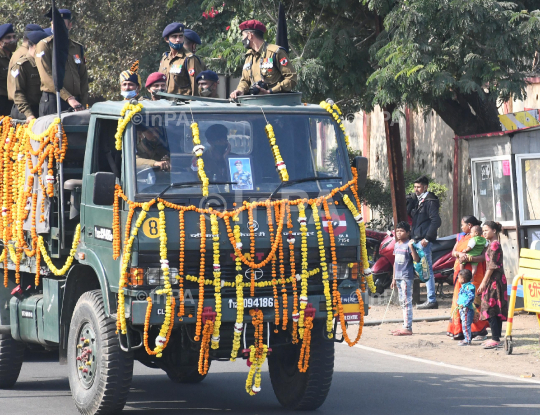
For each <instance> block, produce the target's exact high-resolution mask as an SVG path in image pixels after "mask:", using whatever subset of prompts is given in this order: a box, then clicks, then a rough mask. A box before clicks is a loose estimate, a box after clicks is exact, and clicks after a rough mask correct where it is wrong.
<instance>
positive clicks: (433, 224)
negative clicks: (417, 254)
mask: <svg viewBox="0 0 540 415" xmlns="http://www.w3.org/2000/svg"><path fill="white" fill-rule="evenodd" d="M428 187H429V179H428V178H427V177H426V176H420V177H419V178H418V179H416V180H415V181H414V194H411V195H409V196H408V197H407V213H408V214H409V216H411V217H412V230H411V239H414V241H415V247H416V249H418V250H422V251H424V254H425V257H426V260H427V263H428V266H429V280H427V282H426V289H427V300H426V302H425V303H423V304H420V305H419V306H418V307H417V308H418V309H420V310H422V309H435V308H439V304H438V303H437V295H436V294H437V293H436V291H435V277H434V276H433V261H432V257H431V246H432V244H433V242H435V241H436V240H437V230H438V229H439V227H440V226H441V217H440V216H439V198H438V197H437V196H435V194H434V193H433V192H429V191H428Z"/></svg>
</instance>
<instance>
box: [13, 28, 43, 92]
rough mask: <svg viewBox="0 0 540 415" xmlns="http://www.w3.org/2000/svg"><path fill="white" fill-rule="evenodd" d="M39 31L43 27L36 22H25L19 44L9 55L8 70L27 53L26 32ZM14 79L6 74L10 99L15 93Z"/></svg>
mask: <svg viewBox="0 0 540 415" xmlns="http://www.w3.org/2000/svg"><path fill="white" fill-rule="evenodd" d="M34 31H39V32H43V28H42V27H41V26H40V25H38V24H27V25H26V27H25V28H24V35H23V39H22V43H21V46H19V47H18V48H17V50H16V51H15V52H13V55H11V59H10V60H9V71H10V72H11V71H12V70H13V67H14V66H15V64H16V63H17V62H18V61H19V60H21V58H24V57H25V56H26V54H27V53H28V33H30V32H34ZM14 81H15V80H14V79H13V77H11V76H8V80H7V90H8V98H9V100H10V101H13V99H14V98H13V94H14V93H15V82H14Z"/></svg>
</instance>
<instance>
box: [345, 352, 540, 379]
mask: <svg viewBox="0 0 540 415" xmlns="http://www.w3.org/2000/svg"><path fill="white" fill-rule="evenodd" d="M354 347H356V348H358V349H362V350H366V351H369V352H375V353H380V354H384V355H387V356H392V357H398V358H400V359H406V360H411V361H413V362H419V363H427V364H430V365H433V366H439V367H446V368H449V369H455V370H463V371H466V372H471V373H477V374H479V375H488V376H496V377H499V378H503V379H511V380H517V381H520V382H526V383H534V384H535V385H540V381H538V380H534V379H527V378H520V377H517V376H512V375H504V374H502V373H495V372H488V371H487V370H480V369H472V368H469V367H464V366H458V365H452V364H450V363H444V362H436V361H434V360H428V359H422V358H421V357H414V356H407V355H402V354H398V353H393V352H389V351H386V350H379V349H375V348H373V347H368V346H362V345H360V344H357V345H355V346H354Z"/></svg>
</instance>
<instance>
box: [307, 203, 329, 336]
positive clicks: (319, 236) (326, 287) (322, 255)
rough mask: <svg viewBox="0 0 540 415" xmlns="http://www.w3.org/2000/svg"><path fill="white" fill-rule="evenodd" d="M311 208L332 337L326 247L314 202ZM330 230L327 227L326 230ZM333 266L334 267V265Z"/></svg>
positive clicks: (327, 322)
mask: <svg viewBox="0 0 540 415" xmlns="http://www.w3.org/2000/svg"><path fill="white" fill-rule="evenodd" d="M311 210H312V211H313V221H314V222H315V229H316V230H317V241H318V242H319V256H320V261H321V270H322V282H323V287H324V298H325V301H326V332H327V334H328V337H329V338H332V337H333V334H332V331H333V328H334V324H333V319H334V312H333V310H332V294H331V293H330V281H329V275H328V263H327V262H326V248H325V246H324V239H323V234H322V226H321V221H320V217H319V210H318V208H317V205H316V204H315V203H312V204H311ZM331 231H332V230H331V229H329V230H328V232H331ZM334 268H335V267H334Z"/></svg>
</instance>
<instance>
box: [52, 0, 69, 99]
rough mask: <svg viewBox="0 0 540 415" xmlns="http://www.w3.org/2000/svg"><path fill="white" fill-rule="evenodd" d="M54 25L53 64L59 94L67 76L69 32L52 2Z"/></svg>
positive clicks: (53, 73)
mask: <svg viewBox="0 0 540 415" xmlns="http://www.w3.org/2000/svg"><path fill="white" fill-rule="evenodd" d="M49 13H51V15H52V16H51V17H52V23H53V30H54V33H53V34H54V36H53V63H52V76H53V81H54V88H55V89H56V91H57V92H60V90H61V89H62V88H63V87H64V76H65V74H66V63H67V59H68V54H69V31H68V29H67V27H66V24H65V23H64V19H63V18H62V16H61V15H60V12H59V11H58V9H57V8H56V6H55V4H54V0H52V7H51V11H50V12H49Z"/></svg>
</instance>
